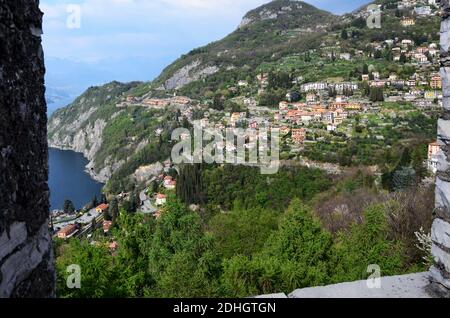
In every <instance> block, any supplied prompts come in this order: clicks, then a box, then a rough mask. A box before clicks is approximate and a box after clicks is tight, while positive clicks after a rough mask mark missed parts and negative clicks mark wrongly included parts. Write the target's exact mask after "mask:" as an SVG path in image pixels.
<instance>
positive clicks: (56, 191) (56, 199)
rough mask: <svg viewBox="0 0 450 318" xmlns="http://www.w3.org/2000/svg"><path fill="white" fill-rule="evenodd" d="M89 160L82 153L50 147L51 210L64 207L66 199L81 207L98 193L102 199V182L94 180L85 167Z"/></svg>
mask: <svg viewBox="0 0 450 318" xmlns="http://www.w3.org/2000/svg"><path fill="white" fill-rule="evenodd" d="M87 164H88V161H87V160H86V159H85V158H84V157H83V155H82V154H79V153H76V152H73V151H66V150H58V149H54V148H50V149H49V169H50V175H49V187H50V205H51V208H50V209H51V211H53V210H57V209H62V207H63V204H64V201H65V200H66V199H69V200H72V202H73V203H74V205H75V208H77V209H81V208H82V207H83V206H85V205H86V204H87V203H89V202H90V201H91V200H92V198H93V197H94V196H95V195H96V196H97V198H99V199H100V195H101V190H102V187H103V184H102V183H98V182H96V181H94V180H93V179H92V178H91V177H90V176H89V174H88V173H86V172H85V167H86V165H87Z"/></svg>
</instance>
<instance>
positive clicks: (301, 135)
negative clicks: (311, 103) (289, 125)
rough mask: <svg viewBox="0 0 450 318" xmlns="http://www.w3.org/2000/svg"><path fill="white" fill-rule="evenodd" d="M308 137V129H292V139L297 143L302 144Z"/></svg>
mask: <svg viewBox="0 0 450 318" xmlns="http://www.w3.org/2000/svg"><path fill="white" fill-rule="evenodd" d="M305 139H306V129H304V128H300V129H292V140H293V141H294V142H295V143H297V144H302V143H303V142H304V141H305Z"/></svg>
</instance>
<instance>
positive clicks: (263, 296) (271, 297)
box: [255, 293, 288, 299]
mask: <svg viewBox="0 0 450 318" xmlns="http://www.w3.org/2000/svg"><path fill="white" fill-rule="evenodd" d="M255 298H259V299H284V298H288V296H287V295H286V294H285V293H279V294H270V295H261V296H256V297H255Z"/></svg>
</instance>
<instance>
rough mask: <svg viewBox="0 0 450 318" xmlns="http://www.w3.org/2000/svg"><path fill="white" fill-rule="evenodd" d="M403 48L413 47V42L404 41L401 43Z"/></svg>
mask: <svg viewBox="0 0 450 318" xmlns="http://www.w3.org/2000/svg"><path fill="white" fill-rule="evenodd" d="M402 45H403V46H413V45H414V42H413V41H412V40H408V39H405V40H403V41H402Z"/></svg>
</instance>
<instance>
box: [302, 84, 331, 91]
mask: <svg viewBox="0 0 450 318" xmlns="http://www.w3.org/2000/svg"><path fill="white" fill-rule="evenodd" d="M327 88H328V84H327V83H324V82H317V83H307V84H303V85H301V86H300V90H301V91H302V92H310V91H320V90H326V89H327Z"/></svg>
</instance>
